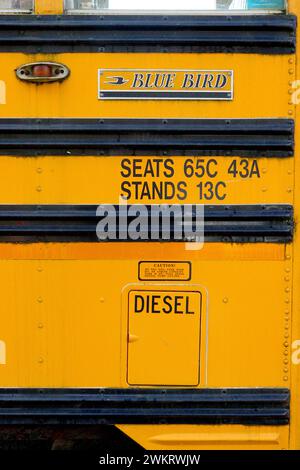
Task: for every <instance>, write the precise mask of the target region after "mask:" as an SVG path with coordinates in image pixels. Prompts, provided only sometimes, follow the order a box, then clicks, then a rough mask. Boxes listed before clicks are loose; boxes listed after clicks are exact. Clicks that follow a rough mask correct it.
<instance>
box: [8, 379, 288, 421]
mask: <svg viewBox="0 0 300 470" xmlns="http://www.w3.org/2000/svg"><path fill="white" fill-rule="evenodd" d="M289 408H290V393H289V390H288V389H279V388H278V389H277V388H270V389H268V388H266V389H264V388H261V389H260V388H256V389H192V390H188V389H177V390H176V389H175V390H174V389H165V390H164V389H144V390H143V389H76V390H75V389H0V424H1V425H5V424H24V425H25V424H164V423H167V424H243V425H285V424H288V423H289Z"/></svg>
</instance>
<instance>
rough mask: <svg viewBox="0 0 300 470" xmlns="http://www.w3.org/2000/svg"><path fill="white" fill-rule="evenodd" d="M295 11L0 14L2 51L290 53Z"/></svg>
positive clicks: (294, 35)
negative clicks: (231, 14)
mask: <svg viewBox="0 0 300 470" xmlns="http://www.w3.org/2000/svg"><path fill="white" fill-rule="evenodd" d="M295 48H296V17H295V16H293V15H249V16H238V15H237V16H235V15H233V16H230V15H224V16H223V15H222V16H217V15H209V16H202V15H199V16H197V15H188V16H184V15H174V16H173V15H170V16H167V15H150V16H148V15H143V16H139V15H121V16H119V15H115V16H112V15H103V16H94V15H92V16H91V15H89V16H84V15H59V16H55V15H52V16H46V15H45V16H44V15H43V16H35V15H32V16H17V15H14V16H13V15H1V18H0V52H1V51H2V52H3V51H22V52H28V53H40V52H43V53H47V52H50V53H55V52H81V51H82V52H181V53H184V52H238V53H261V54H292V53H294V52H295Z"/></svg>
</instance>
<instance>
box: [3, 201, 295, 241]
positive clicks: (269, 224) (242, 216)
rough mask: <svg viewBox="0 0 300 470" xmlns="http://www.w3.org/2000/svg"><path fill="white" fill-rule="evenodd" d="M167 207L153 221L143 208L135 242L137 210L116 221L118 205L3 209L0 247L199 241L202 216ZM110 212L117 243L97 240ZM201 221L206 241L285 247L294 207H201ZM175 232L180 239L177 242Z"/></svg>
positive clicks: (151, 210) (152, 212) (150, 209)
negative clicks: (132, 228) (166, 226)
mask: <svg viewBox="0 0 300 470" xmlns="http://www.w3.org/2000/svg"><path fill="white" fill-rule="evenodd" d="M170 207H171V206H166V207H165V208H164V207H161V208H160V209H161V214H158V215H159V217H157V213H158V210H159V207H157V206H145V210H146V215H143V219H142V218H140V221H141V222H145V227H146V235H145V236H144V237H143V236H141V238H139V239H137V240H133V239H132V237H131V236H130V234H129V235H128V227H129V224H130V222H132V221H133V219H136V217H138V216H140V212H139V211H140V206H137V207H136V210H137V212H136V214H134V215H130V214H129V213H128V210H129V209H130V210H132V209H133V208H134V206H130V205H129V204H128V207H126V206H125V208H124V206H122V211H123V212H122V214H121V215H122V217H120V206H117V205H116V206H108V205H100V206H96V205H86V206H80V205H77V206H70V205H43V206H36V205H27V206H22V205H1V206H0V242H8V243H9V242H19V243H26V242H28V243H37V242H102V243H105V242H106V241H112V242H121V241H125V242H132V241H137V242H147V241H150V242H178V241H179V242H180V241H181V242H187V241H191V240H193V239H196V237H197V236H199V231H197V230H196V229H197V227H199V226H196V216H197V217H199V216H200V217H201V215H202V214H201V212H199V207H200V206H196V205H177V206H176V211H174V213H172V212H169V210H168V209H170ZM111 208H113V210H114V214H115V215H116V227H114V229H115V231H116V234H117V235H116V238H113V239H112V238H111V237H108V238H107V239H102V238H98V236H97V232H96V228H97V224H98V223H99V222H100V221H101V220H103V219H104V217H105V216H106V215H108V214H110V215H111V212H109V211H110V210H111ZM124 210H126V212H127V215H128V218H127V222H126V225H122V224H124V223H125V222H123V221H124ZM97 211H98V212H97ZM197 211H198V212H197ZM168 213H169V214H170V217H169V216H168ZM163 214H164V215H163ZM163 217H165V219H164V220H170V232H168V233H167V234H166V235H164V234H163V231H162V227H163V226H162V220H163ZM166 217H169V219H166ZM183 220H184V222H185V225H184V226H182V221H183ZM203 220H204V224H203V225H204V240H205V241H207V242H220V241H221V242H225V243H233V242H234V243H245V242H248V243H255V242H265V243H268V242H269V243H289V242H291V241H292V239H293V231H294V222H293V207H292V206H290V205H285V204H282V205H226V206H224V205H219V206H210V205H208V206H205V207H204V219H203ZM202 227H203V226H200V235H201V234H202V232H201V228H202ZM192 230H194V232H192ZM179 232H180V234H181V235H180V237H181V238H180V239H178V237H177V234H178V233H179ZM98 233H99V232H98ZM153 233H155V234H158V235H153ZM120 234H121V235H120ZM124 234H125V235H124Z"/></svg>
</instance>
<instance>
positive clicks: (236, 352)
mask: <svg viewBox="0 0 300 470" xmlns="http://www.w3.org/2000/svg"><path fill="white" fill-rule="evenodd" d="M261 249H262V250H263V247H262V248H261ZM145 258H146V256H145ZM120 266H122V268H121V269H120ZM289 266H290V261H289V260H285V259H281V260H280V259H278V260H277V261H274V260H268V261H267V260H258V259H256V260H254V259H248V260H244V261H243V262H241V261H240V259H239V258H237V259H232V260H230V259H227V260H224V258H221V259H219V260H216V259H213V260H209V259H203V260H200V259H199V260H198V261H194V262H193V275H192V279H191V282H188V283H182V282H177V283H165V282H157V283H155V282H151V283H140V282H138V281H137V275H138V262H137V260H123V261H122V263H121V264H120V262H119V261H118V260H117V259H109V260H101V259H95V260H92V259H91V260H76V259H72V260H59V259H58V260H51V259H49V260H38V259H36V260H30V259H28V260H1V261H0V276H1V280H2V281H1V282H2V300H1V311H2V312H5V315H2V320H1V336H0V340H1V341H4V342H5V344H6V355H7V362H6V365H5V366H4V365H0V387H120V386H121V387H127V386H128V383H127V380H126V371H127V348H128V344H127V340H128V335H127V332H128V295H127V291H128V289H129V288H131V286H130V285H131V284H133V286H134V287H133V288H134V289H135V290H136V289H137V284H138V286H139V287H138V288H139V289H140V288H143V289H145V288H146V289H147V288H148V287H146V286H149V288H150V289H152V290H153V289H157V288H159V289H170V288H172V289H174V290H176V289H178V290H181V289H191V286H192V285H195V284H197V285H199V284H201V292H206V293H207V301H206V305H205V306H204V308H203V312H204V315H205V316H206V325H207V326H206V327H204V328H203V330H202V336H201V344H202V345H203V346H205V347H204V349H203V350H202V351H201V353H202V354H203V355H204V356H205V359H203V357H202V356H201V357H202V361H201V362H202V370H203V371H204V370H205V376H203V375H201V376H200V377H201V381H200V382H201V383H200V384H199V386H200V387H232V386H234V387H259V386H265V387H282V386H284V387H286V386H287V387H288V386H289V381H285V380H284V376H285V375H284V374H283V373H282V371H283V369H284V367H285V360H286V358H287V356H286V355H285V348H284V345H283V342H284V334H285V310H286V308H287V304H286V298H287V294H286V292H285V288H284V285H283V282H282V279H283V278H284V276H285V269H286V268H287V267H289ZM126 289H127V290H126ZM121 306H122V308H121ZM168 320H169V328H170V329H172V328H173V324H174V322H173V320H172V317H171V316H170V317H168ZM146 321H147V319H145V325H146ZM158 321H161V320H160V319H159V320H158ZM166 321H167V320H166V319H164V322H166ZM164 324H165V323H164ZM270 325H272V328H270ZM145 327H146V326H145ZM164 328H165V326H164ZM175 328H176V329H177V326H175ZM134 333H135V331H133V334H134ZM206 344H208V345H209V348H208V349H206ZM135 360H136V361H138V360H139V358H136V359H135ZM149 361H153V364H155V365H156V366H159V364H160V362H161V354H160V351H158V352H157V353H156V351H155V350H153V352H152V356H151V358H149ZM143 363H144V361H143V358H142V357H141V358H140V364H139V366H138V367H139V368H141V367H143ZM108 364H109V367H108ZM253 364H255V367H253ZM270 364H271V366H270ZM174 367H176V366H174Z"/></svg>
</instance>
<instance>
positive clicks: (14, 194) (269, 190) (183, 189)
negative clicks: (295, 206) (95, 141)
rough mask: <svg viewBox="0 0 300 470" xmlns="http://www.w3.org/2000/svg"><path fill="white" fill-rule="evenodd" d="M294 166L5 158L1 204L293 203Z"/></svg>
mask: <svg viewBox="0 0 300 470" xmlns="http://www.w3.org/2000/svg"><path fill="white" fill-rule="evenodd" d="M293 168H294V159H293V158H278V159H277V158H276V159H275V158H264V157H261V158H244V157H214V156H211V157H172V156H168V157H159V156H155V157H154V156H153V157H128V156H118V157H110V156H108V157H105V156H104V157H102V156H101V157H99V156H98V157H69V156H62V157H35V158H34V157H25V158H21V157H4V156H3V157H1V158H0V173H1V175H3V180H2V184H1V187H0V203H1V204H9V203H14V204H35V203H43V204H78V203H80V204H111V203H114V204H119V202H120V201H121V200H122V199H121V198H125V199H126V200H127V201H128V203H143V204H151V203H152V204H162V203H166V204H170V203H171V204H174V203H175V204H257V203H260V204H264V203H268V204H277V203H279V202H280V203H282V204H290V203H292V201H293V184H294V174H293ZM103 175H105V176H103ZM112 181H113V182H114V184H111V182H112Z"/></svg>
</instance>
